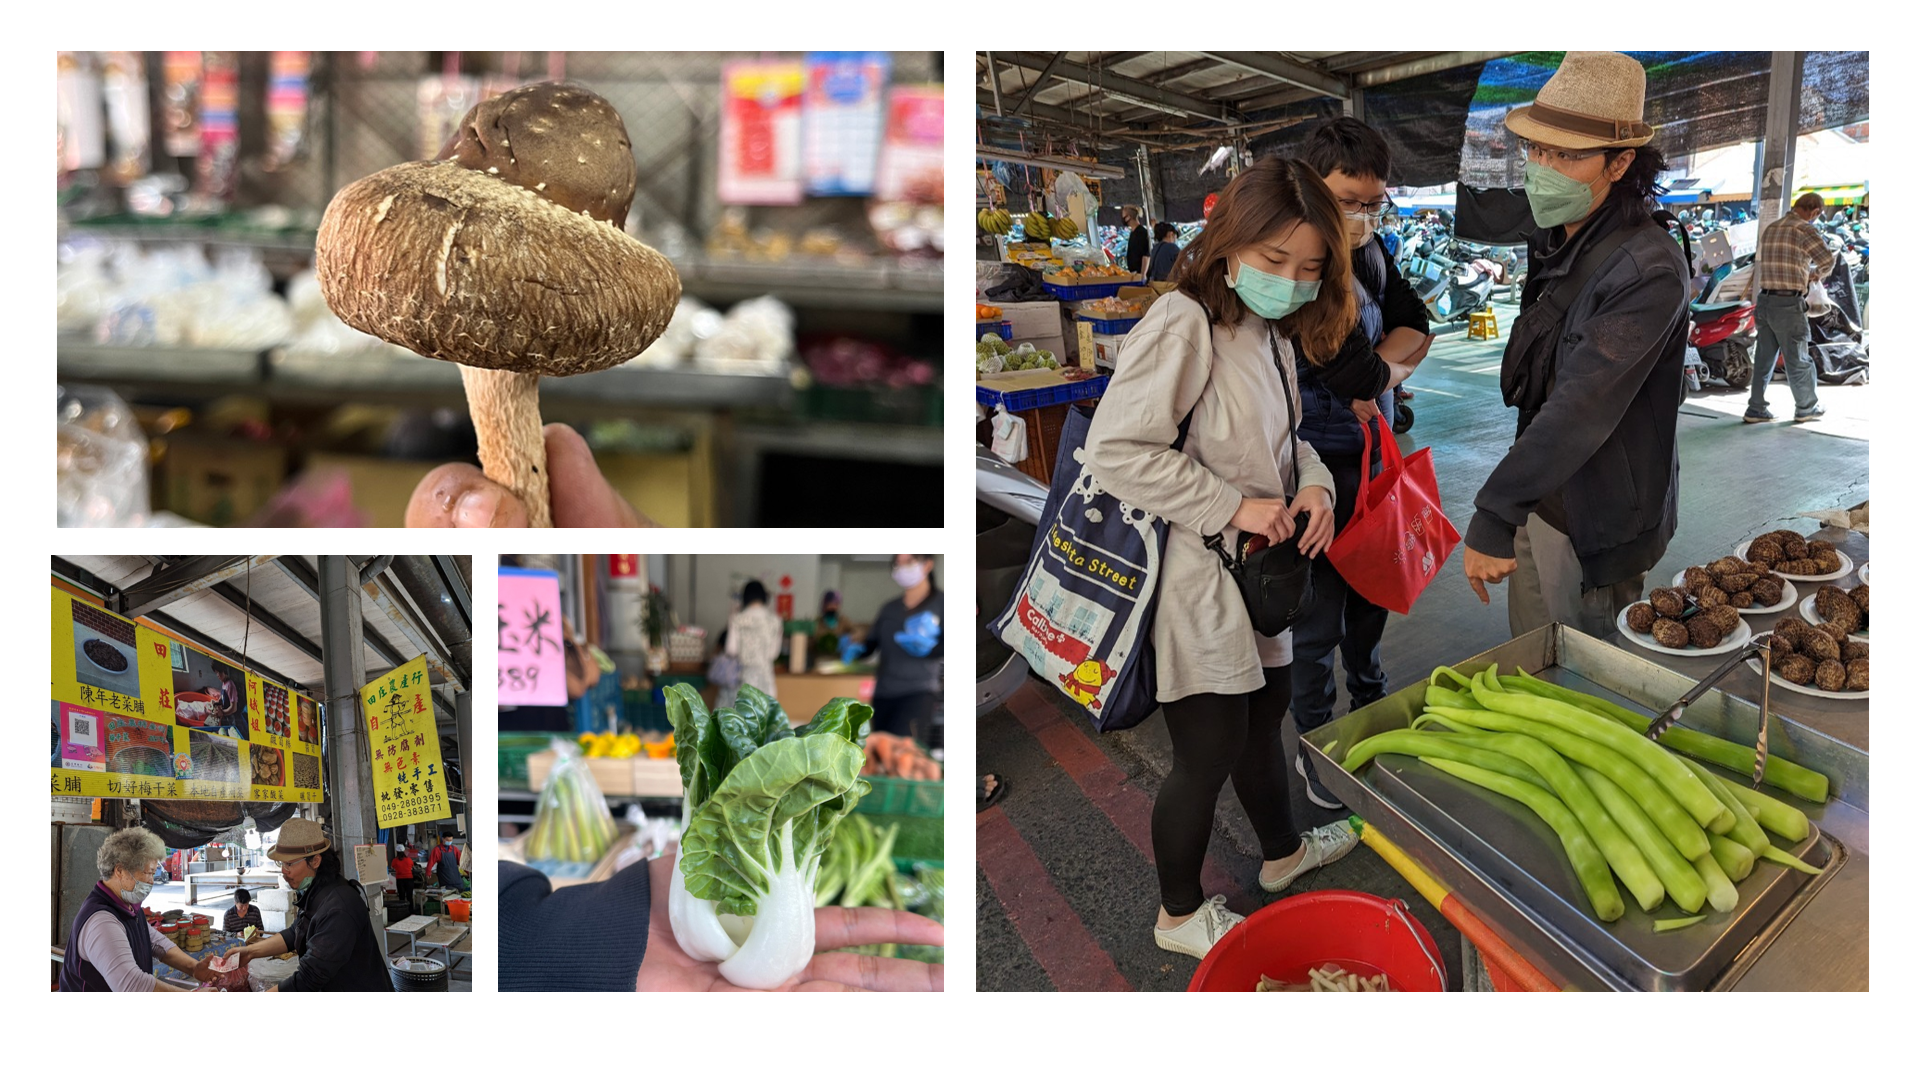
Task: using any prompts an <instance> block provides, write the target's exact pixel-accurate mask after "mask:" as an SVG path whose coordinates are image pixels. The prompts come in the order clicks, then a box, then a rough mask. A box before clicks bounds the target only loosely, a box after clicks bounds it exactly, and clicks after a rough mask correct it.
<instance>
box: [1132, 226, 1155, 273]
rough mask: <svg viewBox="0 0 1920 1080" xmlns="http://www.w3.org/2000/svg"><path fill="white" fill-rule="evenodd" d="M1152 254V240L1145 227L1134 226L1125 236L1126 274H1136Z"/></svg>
mask: <svg viewBox="0 0 1920 1080" xmlns="http://www.w3.org/2000/svg"><path fill="white" fill-rule="evenodd" d="M1151 254H1153V238H1152V237H1150V236H1148V235H1147V227H1146V226H1145V225H1135V226H1134V227H1133V231H1132V232H1130V233H1128V234H1127V272H1128V273H1130V274H1137V273H1139V272H1140V268H1141V267H1143V266H1145V265H1147V257H1148V256H1149V255H1151Z"/></svg>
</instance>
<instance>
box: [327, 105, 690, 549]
mask: <svg viewBox="0 0 1920 1080" xmlns="http://www.w3.org/2000/svg"><path fill="white" fill-rule="evenodd" d="M635 178H636V171H635V166H634V161H633V150H632V147H631V145H630V143H629V142H628V139H627V130H626V125H625V124H624V123H622V122H621V120H620V114H619V113H617V112H615V111H614V108H613V106H612V105H610V104H608V103H607V101H606V100H605V99H604V98H602V97H600V96H599V95H597V94H595V93H593V92H591V91H589V90H587V89H585V88H583V87H579V86H570V85H565V84H560V83H540V84H537V85H533V86H523V87H520V88H518V89H515V90H510V91H508V92H506V93H505V94H501V95H500V96H498V97H494V98H490V99H488V100H486V101H484V102H481V103H480V104H478V105H476V106H474V108H473V110H472V111H471V112H469V113H467V115H466V117H465V118H463V119H462V120H461V121H460V127H459V129H458V131H457V132H456V133H455V135H454V137H453V139H452V140H451V141H450V142H449V143H448V145H447V146H446V148H445V149H443V150H442V151H441V154H440V160H438V161H413V162H407V163H405V164H402V165H395V166H393V167H392V168H389V169H385V170H382V171H380V172H377V173H374V174H373V175H372V176H368V177H365V178H363V179H360V180H357V181H355V182H354V183H351V184H348V185H347V186H346V187H344V188H341V189H340V191H339V193H338V194H336V195H334V197H333V200H332V202H330V203H329V204H328V205H327V211H326V216H325V217H324V218H323V219H322V220H321V223H320V232H319V237H318V240H317V243H316V245H315V251H314V270H315V274H316V276H317V278H318V280H319V283H320V289H321V292H322V294H323V295H324V296H325V297H326V301H327V306H328V307H330V308H332V309H333V312H334V314H336V315H338V316H340V319H341V321H342V322H345V323H346V324H347V325H348V326H351V327H353V328H354V329H356V330H360V331H363V332H365V333H368V334H372V335H374V336H375V337H378V338H381V339H383V340H386V341H389V342H391V343H393V344H395V345H399V346H401V347H402V348H406V349H411V350H413V351H414V352H416V353H418V354H420V355H421V356H427V357H432V358H434V359H438V360H451V361H453V362H454V363H457V364H459V365H461V368H460V372H461V378H462V379H463V381H464V382H465V384H466V388H467V399H468V405H469V409H470V411H471V412H472V414H473V423H474V428H475V430H476V432H477V433H478V435H479V439H480V463H481V465H482V466H483V467H484V468H485V470H486V474H487V476H488V478H489V479H492V480H494V481H496V482H498V483H500V484H502V485H503V486H505V487H507V488H510V489H511V490H512V491H513V492H514V494H515V495H516V496H518V497H519V498H520V500H521V502H522V503H524V504H525V505H526V508H527V515H528V520H529V521H530V522H531V523H532V524H533V525H536V526H546V525H549V524H551V522H552V518H551V515H550V513H549V511H548V498H547V475H546V469H547V461H546V442H545V436H544V435H543V433H542V431H541V426H540V390H539V386H540V376H542V375H574V374H578V373H581V372H587V371H599V370H601V369H604V368H609V367H612V366H614V365H616V364H620V363H623V362H625V361H627V360H629V359H631V358H633V357H635V356H637V355H639V354H640V352H641V351H642V350H644V349H645V348H646V347H647V346H648V345H649V344H651V343H652V342H653V340H654V339H655V338H657V337H659V336H660V334H661V332H662V331H664V330H665V329H666V327H667V322H668V320H669V319H670V318H671V317H672V315H673V311H674V305H675V304H676V303H677V302H678V300H679V299H680V278H679V276H678V275H677V274H675V273H674V269H673V265H672V264H671V263H669V262H668V261H667V260H666V258H665V257H664V256H662V255H661V254H660V253H659V252H657V251H654V250H653V249H652V248H650V247H647V246H646V245H645V244H642V243H640V242H639V241H638V240H635V239H634V238H632V237H630V236H628V235H627V234H626V233H625V232H624V231H622V230H623V228H624V226H625V224H626V219H627V210H628V208H629V207H630V206H631V205H632V202H633V191H634V183H635Z"/></svg>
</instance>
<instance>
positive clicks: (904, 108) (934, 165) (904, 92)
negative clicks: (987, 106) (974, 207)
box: [873, 86, 947, 206]
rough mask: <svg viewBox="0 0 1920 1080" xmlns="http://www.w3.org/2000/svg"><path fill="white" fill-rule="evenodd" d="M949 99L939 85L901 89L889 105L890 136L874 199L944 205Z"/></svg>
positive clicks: (882, 155)
mask: <svg viewBox="0 0 1920 1080" xmlns="http://www.w3.org/2000/svg"><path fill="white" fill-rule="evenodd" d="M946 108H947V107H946V97H945V93H944V91H943V90H942V89H941V88H940V87H938V86H932V87H928V86H902V87H897V88H895V89H894V91H893V94H892V96H891V97H890V98H888V100H887V131H886V137H885V141H884V142H882V143H881V146H880V171H879V175H878V177H877V178H876V179H875V180H874V187H873V194H874V197H875V198H878V199H880V200H881V201H883V202H912V203H928V204H932V205H935V206H937V205H939V204H940V201H941V198H942V192H943V191H944V190H945V188H944V187H943V186H942V180H943V177H944V175H945V174H944V172H943V170H944V169H945V167H946V149H945V148H946V122H947V113H946Z"/></svg>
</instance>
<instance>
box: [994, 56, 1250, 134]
mask: <svg viewBox="0 0 1920 1080" xmlns="http://www.w3.org/2000/svg"><path fill="white" fill-rule="evenodd" d="M993 58H994V60H995V61H996V62H1005V63H1008V64H1012V65H1013V66H1015V67H1023V68H1027V69H1029V70H1031V71H1045V70H1046V69H1047V68H1048V66H1049V63H1050V62H1051V63H1052V66H1053V69H1054V74H1055V75H1056V76H1057V77H1059V78H1063V79H1070V80H1072V81H1074V82H1078V83H1083V84H1085V85H1087V86H1091V87H1095V88H1097V89H1101V90H1105V91H1106V92H1107V96H1109V97H1113V98H1118V99H1120V100H1123V101H1132V102H1135V103H1137V104H1140V105H1144V106H1146V107H1148V108H1152V109H1158V110H1159V111H1161V112H1165V113H1172V114H1174V115H1175V116H1191V117H1195V118H1197V119H1200V120H1213V121H1218V122H1232V121H1233V120H1235V119H1237V117H1236V116H1235V115H1234V113H1233V110H1231V109H1228V108H1227V107H1226V106H1224V105H1221V104H1219V103H1218V102H1213V101H1207V100H1204V99H1202V98H1197V97H1194V96H1193V95H1192V94H1184V93H1181V92H1180V91H1178V90H1168V89H1165V88H1163V87H1158V86H1154V85H1151V84H1149V83H1144V82H1141V81H1140V80H1138V79H1130V78H1128V77H1126V76H1125V75H1115V74H1114V73H1112V72H1111V71H1098V72H1096V71H1094V70H1092V69H1090V68H1088V67H1087V66H1086V65H1085V64H1078V63H1075V62H1073V61H1071V60H1066V59H1060V58H1050V57H1048V56H1047V54H1045V53H1026V52H1014V53H1003V52H996V53H994V54H993ZM1055 61H1057V62H1055Z"/></svg>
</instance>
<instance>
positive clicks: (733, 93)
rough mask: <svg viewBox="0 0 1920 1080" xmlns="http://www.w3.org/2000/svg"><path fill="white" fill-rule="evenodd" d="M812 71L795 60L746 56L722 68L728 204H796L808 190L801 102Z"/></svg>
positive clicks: (722, 189)
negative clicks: (808, 72)
mask: <svg viewBox="0 0 1920 1080" xmlns="http://www.w3.org/2000/svg"><path fill="white" fill-rule="evenodd" d="M806 81H807V77H806V72H805V70H804V69H803V68H802V67H801V66H800V64H799V63H797V62H793V61H769V62H761V61H757V60H743V61H736V62H734V63H730V64H727V65H726V66H725V67H723V68H722V69H721V73H720V86H721V91H720V93H721V102H720V175H719V183H718V190H719V194H720V201H721V202H723V203H738V204H745V205H752V206H791V205H793V204H795V203H797V202H799V201H800V199H801V196H802V194H803V193H804V187H805V185H804V182H803V180H802V177H801V159H800V100H801V91H802V90H804V89H805V88H806Z"/></svg>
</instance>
